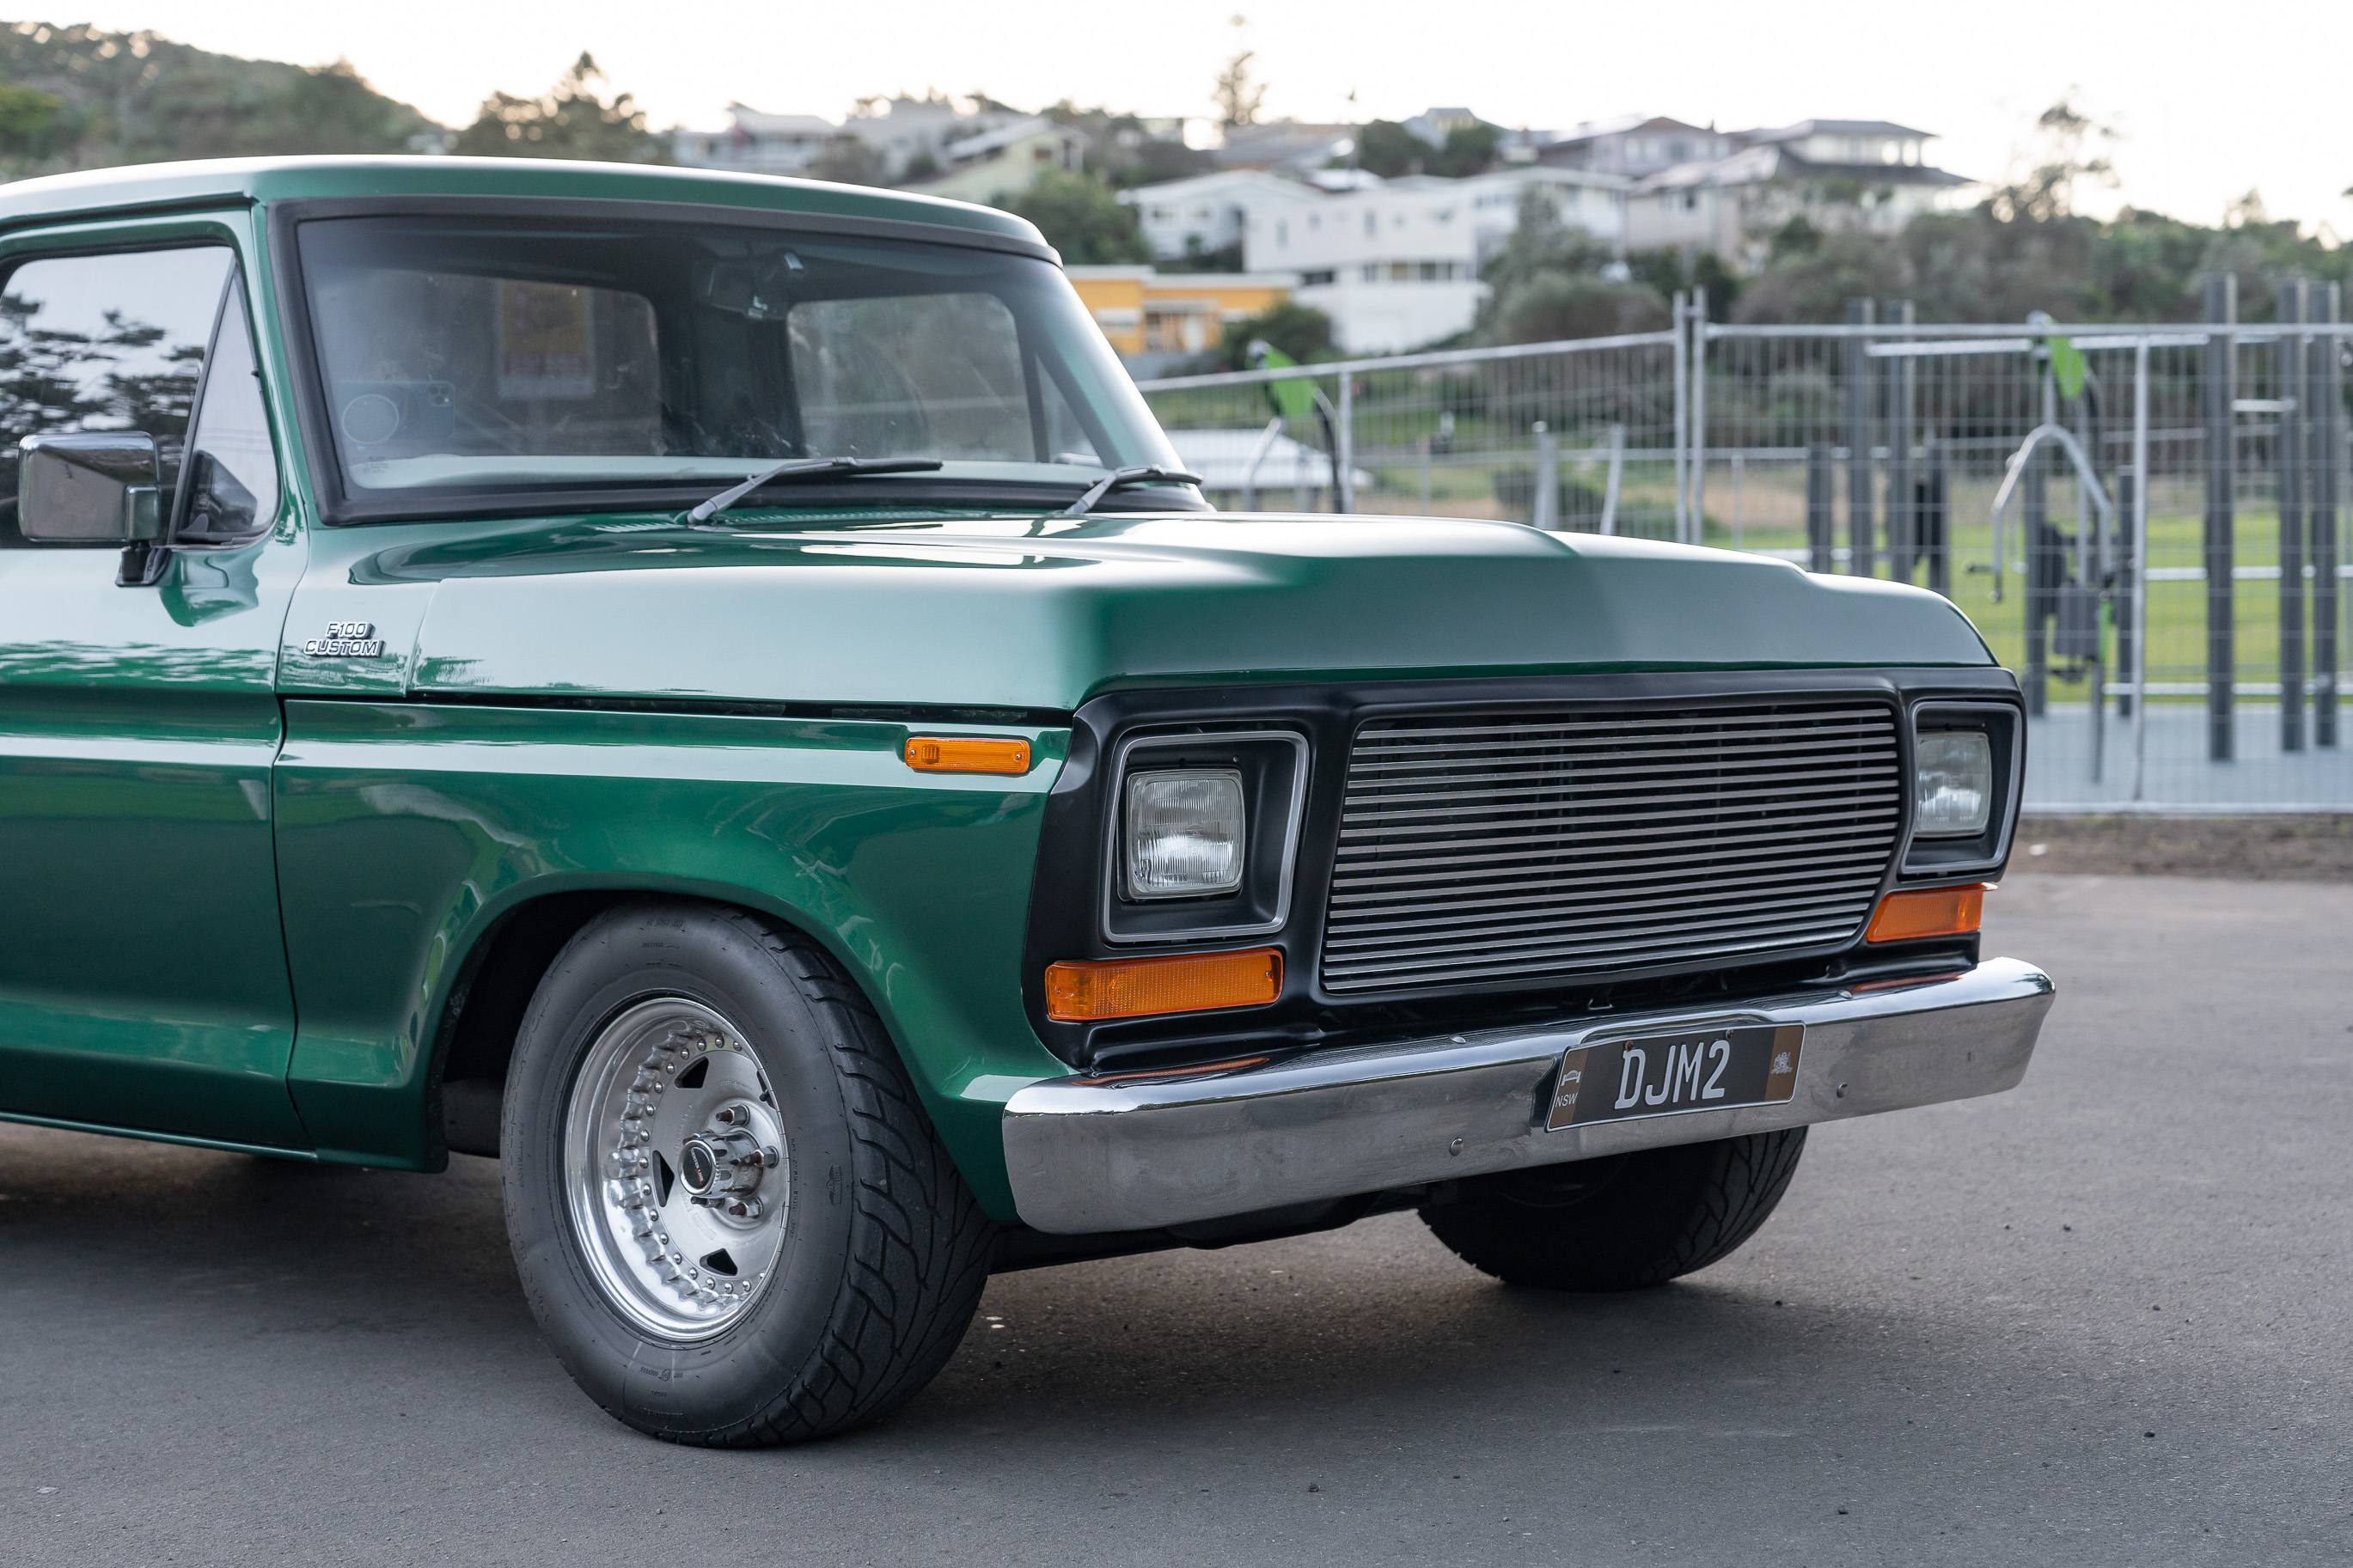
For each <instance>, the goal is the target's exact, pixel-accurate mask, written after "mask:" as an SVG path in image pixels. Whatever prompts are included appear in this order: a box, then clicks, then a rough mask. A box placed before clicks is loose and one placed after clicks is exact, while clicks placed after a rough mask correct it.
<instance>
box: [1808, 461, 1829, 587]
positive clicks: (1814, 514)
mask: <svg viewBox="0 0 2353 1568" xmlns="http://www.w3.org/2000/svg"><path fill="white" fill-rule="evenodd" d="M1806 549H1807V550H1808V552H1810V557H1811V558H1810V560H1808V562H1807V563H1806V570H1807V571H1809V572H1820V573H1827V572H1829V571H1830V569H1831V564H1832V557H1831V444H1830V443H1829V442H1828V441H1816V442H1815V443H1813V444H1812V445H1811V446H1810V447H1807V448H1806Z"/></svg>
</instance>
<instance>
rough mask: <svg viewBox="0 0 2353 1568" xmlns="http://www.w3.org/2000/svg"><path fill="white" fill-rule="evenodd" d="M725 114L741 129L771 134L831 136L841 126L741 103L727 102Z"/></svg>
mask: <svg viewBox="0 0 2353 1568" xmlns="http://www.w3.org/2000/svg"><path fill="white" fill-rule="evenodd" d="M727 115H728V118H729V119H731V120H733V121H735V123H736V125H737V126H738V127H739V128H740V129H742V130H745V131H750V132H767V133H768V134H769V135H771V136H782V135H792V136H832V135H837V134H839V132H840V130H841V127H839V125H836V124H835V123H834V122H833V121H830V120H826V119H822V118H820V117H819V116H818V115H814V114H770V113H768V112H766V111H765V110H758V109H754V108H751V107H749V106H748V105H745V104H741V103H731V104H729V105H728V106H727ZM702 134H705V135H708V134H710V132H702Z"/></svg>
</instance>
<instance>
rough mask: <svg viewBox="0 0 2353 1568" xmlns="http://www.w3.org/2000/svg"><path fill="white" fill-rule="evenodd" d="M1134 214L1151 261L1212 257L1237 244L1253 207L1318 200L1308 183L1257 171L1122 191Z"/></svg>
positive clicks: (1201, 176) (1231, 171)
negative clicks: (1150, 254) (1149, 249)
mask: <svg viewBox="0 0 2353 1568" xmlns="http://www.w3.org/2000/svg"><path fill="white" fill-rule="evenodd" d="M1119 199H1120V200H1121V201H1123V202H1124V203H1126V204H1127V205H1130V206H1132V207H1134V209H1135V219H1136V223H1137V226H1139V227H1141V228H1142V229H1143V231H1144V240H1145V244H1147V245H1149V246H1150V247H1152V257H1153V259H1154V260H1155V261H1181V260H1184V259H1186V258H1188V257H1195V256H1208V255H1214V254H1216V253H1217V252H1218V251H1220V250H1223V249H1225V248H1227V247H1229V246H1235V245H1240V243H1241V242H1242V237H1243V233H1244V231H1245V229H1246V227H1247V226H1248V222H1249V214H1250V208H1251V207H1253V206H1262V207H1284V206H1299V205H1304V204H1307V203H1310V202H1319V201H1322V200H1323V199H1324V193H1323V192H1322V191H1320V190H1318V189H1317V188H1316V187H1314V185H1311V184H1305V183H1303V182H1302V181H1299V180H1293V179H1289V178H1286V177H1285V176H1283V175H1281V174H1268V173H1267V172H1266V171H1264V170H1262V169H1227V170H1222V171H1220V172H1219V173H1218V174H1196V175H1194V176H1193V177H1192V178H1191V179H1189V180H1170V181H1167V182H1166V183H1165V184H1157V185H1141V186H1138V187H1137V188H1136V189H1134V190H1132V191H1122V192H1121V193H1120V194H1119Z"/></svg>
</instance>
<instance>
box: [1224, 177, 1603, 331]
mask: <svg viewBox="0 0 2353 1568" xmlns="http://www.w3.org/2000/svg"><path fill="white" fill-rule="evenodd" d="M1531 185H1542V186H1546V187H1548V188H1549V189H1550V190H1551V191H1552V192H1553V193H1554V199H1555V201H1556V204H1557V205H1556V210H1557V211H1558V212H1559V214H1560V216H1561V219H1562V221H1563V222H1565V223H1568V224H1572V225H1575V226H1577V227H1580V228H1583V229H1585V230H1586V231H1587V232H1588V233H1590V234H1591V235H1593V236H1594V237H1596V238H1598V239H1599V240H1601V241H1603V242H1604V243H1606V244H1609V245H1610V246H1612V247H1622V246H1623V242H1624V236H1625V193H1626V187H1627V182H1626V181H1625V180H1624V179H1622V178H1620V177H1619V176H1617V175H1615V174H1599V173H1594V172H1591V171H1588V170H1582V169H1556V168H1546V167H1545V166H1543V165H1540V164H1539V165H1525V166H1521V167H1517V168H1508V169H1504V170H1501V171H1498V172H1496V173H1493V174H1478V175H1473V176H1472V177H1471V178H1469V179H1463V180H1441V179H1436V178H1433V177H1430V176H1427V175H1415V176H1412V177H1409V178H1406V179H1399V180H1391V181H1389V182H1388V184H1384V185H1380V186H1377V187H1375V188H1372V189H1368V190H1356V191H1345V192H1338V193H1335V194H1333V195H1326V196H1324V197H1322V198H1321V199H1319V200H1315V201H1312V202H1307V203H1289V202H1285V203H1267V204H1264V205H1251V206H1250V208H1249V210H1248V219H1247V223H1246V226H1245V229H1244V234H1243V242H1242V264H1243V265H1244V266H1245V267H1247V268H1250V270H1251V271H1252V272H1296V273H1298V274H1299V276H1300V287H1299V289H1297V290H1296V291H1295V292H1294V293H1293V296H1292V297H1293V299H1295V300H1298V301H1299V302H1300V303H1301V304H1303V305H1313V306H1314V307H1315V309H1317V310H1322V311H1323V312H1324V314H1326V315H1328V316H1330V317H1331V318H1332V324H1333V330H1334V336H1335V339H1336V340H1337V342H1338V344H1339V346H1340V347H1341V348H1342V349H1344V350H1345V351H1346V352H1348V353H1393V352H1397V351H1400V350H1404V349H1410V348H1418V347H1419V346H1420V345H1422V344H1424V343H1428V342H1435V341H1437V340H1438V339H1440V338H1449V337H1452V336H1453V335H1454V334H1455V333H1457V332H1460V331H1463V330H1464V329H1465V328H1467V327H1469V326H1470V325H1471V322H1472V317H1474V316H1475V315H1476V314H1477V313H1478V310H1479V302H1480V300H1482V299H1483V298H1485V296H1486V285H1485V284H1483V283H1482V282H1480V281H1479V272H1480V268H1481V266H1482V264H1483V263H1484V262H1485V261H1486V259H1487V258H1488V257H1489V256H1491V255H1493V253H1494V251H1495V250H1496V249H1497V247H1500V246H1502V245H1503V243H1504V241H1505V240H1506V239H1508V238H1509V237H1511V234H1512V231H1513V229H1514V228H1515V227H1516V226H1518V223H1519V211H1520V196H1521V193H1523V192H1524V191H1525V190H1527V189H1528V188H1529V187H1530V186H1531Z"/></svg>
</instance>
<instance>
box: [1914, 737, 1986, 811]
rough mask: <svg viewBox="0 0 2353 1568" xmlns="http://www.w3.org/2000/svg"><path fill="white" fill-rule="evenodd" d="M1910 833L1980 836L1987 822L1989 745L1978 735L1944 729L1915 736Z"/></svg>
mask: <svg viewBox="0 0 2353 1568" xmlns="http://www.w3.org/2000/svg"><path fill="white" fill-rule="evenodd" d="M1914 763H1915V772H1914V774H1913V786H1912V803H1913V813H1912V815H1913V828H1912V831H1913V834H1914V836H1915V837H1921V838H1962V837H1971V836H1974V835H1976V834H1979V833H1983V832H1984V831H1985V829H1986V824H1987V823H1988V822H1989V821H1990V820H1991V819H1992V817H1993V742H1992V741H1991V739H1989V737H1988V736H1987V735H1986V734H1985V733H1984V732H1983V731H1978V730H1946V731H1931V732H1929V733H1926V734H1924V735H1922V736H1920V737H1919V741H1918V743H1917V745H1916V747H1915V754H1914Z"/></svg>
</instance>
